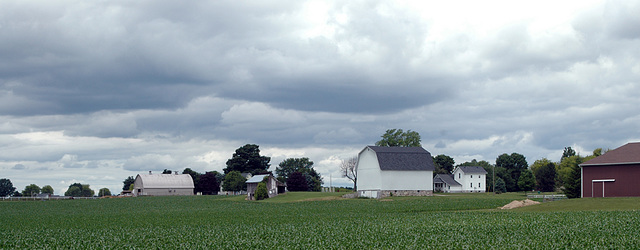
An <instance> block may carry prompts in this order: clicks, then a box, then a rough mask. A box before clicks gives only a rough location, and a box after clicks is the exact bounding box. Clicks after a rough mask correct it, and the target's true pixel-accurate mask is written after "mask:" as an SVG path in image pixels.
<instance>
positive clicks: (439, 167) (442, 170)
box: [433, 154, 456, 176]
mask: <svg viewBox="0 0 640 250" xmlns="http://www.w3.org/2000/svg"><path fill="white" fill-rule="evenodd" d="M433 163H434V164H435V165H436V171H434V173H433V174H434V176H435V174H451V172H452V171H453V165H454V164H456V162H455V161H454V160H453V158H451V157H450V156H447V155H443V154H440V155H436V156H435V157H433Z"/></svg>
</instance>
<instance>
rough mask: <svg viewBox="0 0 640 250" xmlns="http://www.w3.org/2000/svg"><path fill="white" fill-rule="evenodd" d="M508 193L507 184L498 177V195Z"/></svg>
mask: <svg viewBox="0 0 640 250" xmlns="http://www.w3.org/2000/svg"><path fill="white" fill-rule="evenodd" d="M506 192H507V186H506V185H505V183H504V181H503V180H502V178H500V177H497V178H496V193H497V194H501V193H506Z"/></svg>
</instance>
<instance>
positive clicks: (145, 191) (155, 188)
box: [132, 171, 194, 196]
mask: <svg viewBox="0 0 640 250" xmlns="http://www.w3.org/2000/svg"><path fill="white" fill-rule="evenodd" d="M193 189H194V185H193V179H192V178H191V175H188V174H152V173H151V171H149V174H139V175H137V176H136V180H135V182H134V183H133V191H132V195H133V196H142V195H150V196H167V195H193Z"/></svg>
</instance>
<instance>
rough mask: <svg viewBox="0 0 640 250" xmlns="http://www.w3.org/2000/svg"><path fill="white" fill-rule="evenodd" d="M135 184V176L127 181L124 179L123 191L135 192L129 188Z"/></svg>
mask: <svg viewBox="0 0 640 250" xmlns="http://www.w3.org/2000/svg"><path fill="white" fill-rule="evenodd" d="M134 182H136V179H134V178H133V176H129V177H127V178H126V179H124V181H123V182H122V183H123V184H124V185H122V191H125V190H133V189H129V188H130V187H131V184H133V183H134Z"/></svg>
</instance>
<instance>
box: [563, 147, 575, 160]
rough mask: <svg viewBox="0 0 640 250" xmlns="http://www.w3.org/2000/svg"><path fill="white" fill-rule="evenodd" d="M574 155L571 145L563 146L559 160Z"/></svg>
mask: <svg viewBox="0 0 640 250" xmlns="http://www.w3.org/2000/svg"><path fill="white" fill-rule="evenodd" d="M574 155H576V151H575V150H573V149H572V148H571V147H565V148H564V151H562V157H561V158H560V161H562V160H564V158H567V157H571V156H574Z"/></svg>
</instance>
